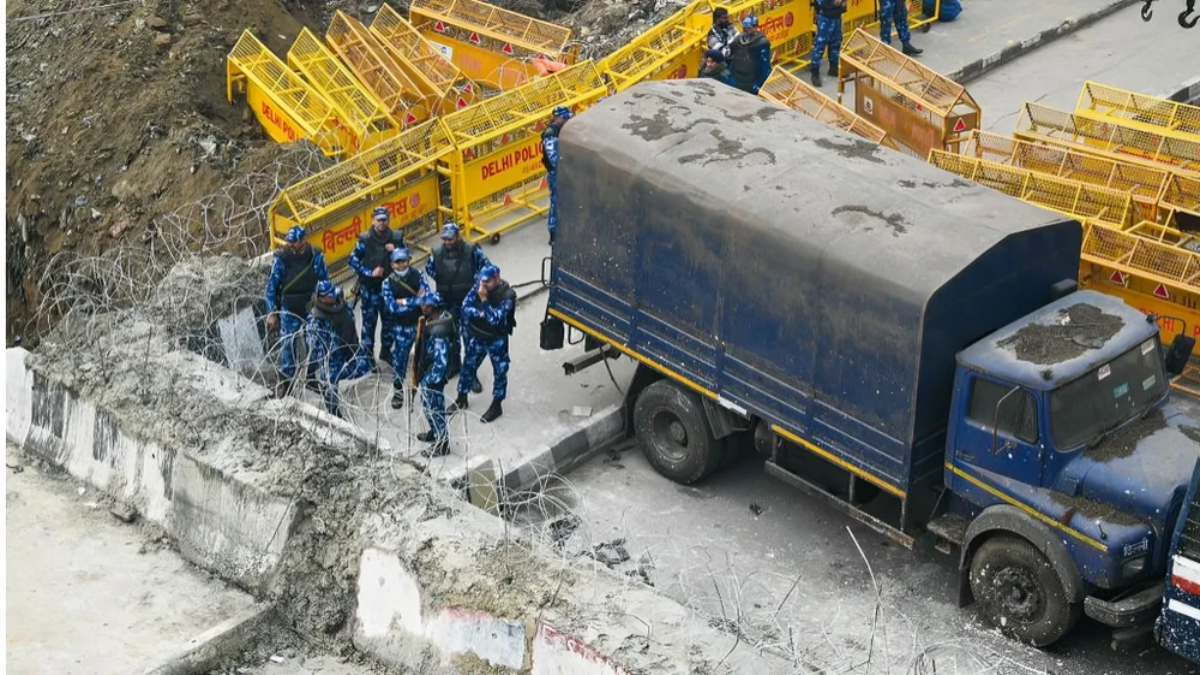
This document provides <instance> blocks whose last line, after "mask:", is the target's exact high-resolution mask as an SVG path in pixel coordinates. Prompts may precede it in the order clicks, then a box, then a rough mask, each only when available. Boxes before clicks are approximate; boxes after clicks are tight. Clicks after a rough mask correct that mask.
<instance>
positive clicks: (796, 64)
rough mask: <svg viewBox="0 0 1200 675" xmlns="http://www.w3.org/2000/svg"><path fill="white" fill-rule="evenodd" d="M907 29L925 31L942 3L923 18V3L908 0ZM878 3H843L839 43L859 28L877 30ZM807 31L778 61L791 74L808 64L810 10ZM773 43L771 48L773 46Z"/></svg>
mask: <svg viewBox="0 0 1200 675" xmlns="http://www.w3.org/2000/svg"><path fill="white" fill-rule="evenodd" d="M777 1H778V0H777ZM907 2H908V27H909V30H920V31H922V32H928V31H929V29H930V27H931V26H932V24H933V22H934V21H937V19H938V15H939V14H940V13H941V10H942V0H936V2H935V3H934V12H933V16H925V15H924V11H925V3H924V0H907ZM878 10H879V3H878V2H877V1H876V0H846V13H845V14H843V15H842V41H843V42H848V41H849V40H850V38H851V37H853V35H854V32H855V31H856V30H858V29H859V28H862V29H864V30H866V31H867V32H869V33H873V32H878V31H879V12H878ZM806 14H807V15H808V29H807V31H806V32H805V33H804V34H803V35H801V36H799V37H798V38H797V39H796V40H795V44H794V46H792V47H791V48H790V49H789V51H790V52H791V54H789V55H787V57H786V60H784V61H781V62H778V63H781V65H783V66H784V67H785V68H787V69H788V70H790V71H791V72H796V71H798V70H801V69H803V68H807V67H808V66H809V65H810V64H811V56H812V47H813V41H814V40H815V39H816V13H815V10H813V9H812V8H811V7H810V8H809V9H808V10H807V11H806ZM774 44H775V43H774V40H772V42H771V46H772V47H774Z"/></svg>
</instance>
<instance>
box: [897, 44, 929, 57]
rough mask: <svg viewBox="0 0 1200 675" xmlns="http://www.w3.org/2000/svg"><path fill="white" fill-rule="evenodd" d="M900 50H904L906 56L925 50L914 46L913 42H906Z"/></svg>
mask: <svg viewBox="0 0 1200 675" xmlns="http://www.w3.org/2000/svg"><path fill="white" fill-rule="evenodd" d="M900 51H902V52H904V54H905V56H916V55H918V54H922V53H924V52H925V50H924V49H917V48H916V47H914V46H912V43H911V42H905V43H904V45H903V47H902V48H901V49H900Z"/></svg>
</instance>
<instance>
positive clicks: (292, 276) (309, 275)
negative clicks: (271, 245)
mask: <svg viewBox="0 0 1200 675" xmlns="http://www.w3.org/2000/svg"><path fill="white" fill-rule="evenodd" d="M305 235H306V233H305V231H304V228H303V227H300V226H299V225H296V226H294V227H292V228H291V229H290V230H288V233H287V236H286V237H284V241H286V242H287V243H289V244H294V243H297V242H302V241H304V237H305ZM322 281H329V270H328V268H326V266H325V256H324V255H323V254H322V253H321V251H319V250H317V248H315V247H313V246H311V245H309V244H305V245H304V248H303V250H302V251H301V252H300V253H296V252H295V251H294V250H292V249H291V248H290V247H288V246H283V247H281V248H279V249H276V251H275V258H274V260H273V261H272V262H271V275H270V276H269V277H267V298H266V300H267V314H268V315H270V314H274V313H276V312H278V313H279V332H280V342H281V343H282V344H281V346H280V350H281V352H280V355H279V370H280V373H281V374H282V375H283V378H284V379H285V380H290V379H292V378H293V377H295V376H296V351H297V349H298V347H299V346H298V345H297V344H296V334H297V333H299V332H300V329H301V328H302V327H303V326H304V317H305V316H306V315H307V314H308V303H309V302H310V301H311V299H312V295H313V292H314V291H316V289H317V284H318V283H320V282H322ZM308 372H309V374H312V361H311V359H310V360H309V371H308Z"/></svg>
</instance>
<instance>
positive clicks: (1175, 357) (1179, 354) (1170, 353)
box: [1165, 333, 1196, 377]
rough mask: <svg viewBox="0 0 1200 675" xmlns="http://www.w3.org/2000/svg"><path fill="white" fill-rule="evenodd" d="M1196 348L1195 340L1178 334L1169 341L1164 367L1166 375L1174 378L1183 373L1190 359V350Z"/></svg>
mask: <svg viewBox="0 0 1200 675" xmlns="http://www.w3.org/2000/svg"><path fill="white" fill-rule="evenodd" d="M1195 348H1196V338H1194V337H1191V336H1189V335H1184V334H1183V333H1180V334H1179V335H1176V336H1175V339H1174V340H1171V348H1170V349H1169V350H1167V358H1166V359H1165V365H1166V368H1167V375H1169V376H1171V377H1175V376H1177V375H1179V374H1181V373H1182V372H1183V369H1184V367H1186V366H1187V363H1188V360H1189V359H1191V358H1192V350H1193V349H1195Z"/></svg>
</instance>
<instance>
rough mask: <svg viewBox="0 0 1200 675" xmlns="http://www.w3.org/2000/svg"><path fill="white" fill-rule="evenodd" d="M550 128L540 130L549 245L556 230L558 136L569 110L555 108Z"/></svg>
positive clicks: (552, 241)
mask: <svg viewBox="0 0 1200 675" xmlns="http://www.w3.org/2000/svg"><path fill="white" fill-rule="evenodd" d="M552 114H553V116H554V118H553V119H552V120H551V122H550V126H548V127H546V128H545V129H543V130H542V165H543V166H545V167H546V183H547V184H548V185H549V187H550V214H549V216H547V218H546V229H548V230H550V243H551V244H553V243H554V233H555V232H556V231H557V230H558V160H559V154H558V134H559V132H560V131H562V126H563V124H565V123H566V122H567V120H569V119H571V110H570V109H569V108H567V107H566V106H561V105H560V106H557V107H555V108H554V112H553V113H552Z"/></svg>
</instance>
